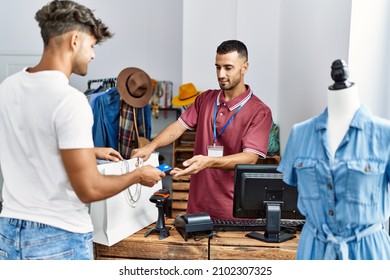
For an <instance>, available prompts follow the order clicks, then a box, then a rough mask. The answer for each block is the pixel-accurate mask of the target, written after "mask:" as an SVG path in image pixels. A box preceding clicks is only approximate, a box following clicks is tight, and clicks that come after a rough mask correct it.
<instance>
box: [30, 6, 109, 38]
mask: <svg viewBox="0 0 390 280" xmlns="http://www.w3.org/2000/svg"><path fill="white" fill-rule="evenodd" d="M35 19H36V21H37V22H38V23H39V27H40V28H41V36H42V39H43V42H44V44H45V45H46V44H47V43H48V42H49V40H50V39H51V38H53V37H55V36H59V35H62V34H65V33H67V32H69V31H74V30H78V31H81V32H85V33H87V34H90V35H93V36H94V37H95V38H96V40H97V43H101V42H103V41H105V40H107V39H109V38H111V37H112V36H113V34H112V33H111V32H110V31H109V30H108V27H107V26H106V25H105V24H104V23H103V22H102V21H101V20H100V19H98V18H96V17H95V16H94V14H93V12H92V11H91V10H90V9H89V8H87V7H85V6H83V5H80V4H78V3H76V2H74V1H62V0H54V1H52V2H50V3H48V4H47V5H45V6H43V7H42V8H41V9H40V10H39V11H38V12H37V13H36V14H35Z"/></svg>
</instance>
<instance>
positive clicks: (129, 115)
mask: <svg viewBox="0 0 390 280" xmlns="http://www.w3.org/2000/svg"><path fill="white" fill-rule="evenodd" d="M135 111H136V112H137V113H136V114H137V128H138V133H139V136H141V137H146V138H147V139H148V140H151V133H152V126H151V107H150V105H149V104H148V105H146V106H145V107H143V108H136V110H135ZM133 112H134V111H133V107H132V106H131V105H129V104H127V103H126V102H125V101H124V100H123V99H121V100H120V116H119V136H118V152H119V153H120V154H121V156H122V157H123V158H124V159H129V158H130V157H131V151H132V150H133V149H135V148H137V136H136V131H135V126H134V113H133Z"/></svg>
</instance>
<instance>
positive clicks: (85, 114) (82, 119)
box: [54, 93, 94, 149]
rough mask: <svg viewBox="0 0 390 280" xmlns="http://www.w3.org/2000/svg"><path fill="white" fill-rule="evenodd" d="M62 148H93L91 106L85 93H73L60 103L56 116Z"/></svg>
mask: <svg viewBox="0 0 390 280" xmlns="http://www.w3.org/2000/svg"><path fill="white" fill-rule="evenodd" d="M54 124H55V130H56V133H57V137H58V138H57V141H58V147H59V148H60V149H80V148H93V147H94V144H93V137H92V126H93V115H92V109H91V106H90V105H89V104H88V101H87V99H86V98H85V96H84V95H83V94H81V93H80V94H71V95H69V96H67V98H65V99H64V101H63V102H62V103H61V104H60V106H59V108H58V110H57V113H56V114H55V117H54Z"/></svg>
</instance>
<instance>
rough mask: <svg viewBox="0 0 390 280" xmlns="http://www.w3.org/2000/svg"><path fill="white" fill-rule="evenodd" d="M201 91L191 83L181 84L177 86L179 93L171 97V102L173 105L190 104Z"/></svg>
mask: <svg viewBox="0 0 390 280" xmlns="http://www.w3.org/2000/svg"><path fill="white" fill-rule="evenodd" d="M201 93H202V92H201V91H199V90H197V89H196V87H195V86H194V84H193V83H188V84H182V85H181V86H180V87H179V94H178V95H177V96H175V97H174V98H173V99H172V104H173V105H175V106H187V105H190V104H192V103H194V101H195V99H196V97H197V96H198V95H200V94H201Z"/></svg>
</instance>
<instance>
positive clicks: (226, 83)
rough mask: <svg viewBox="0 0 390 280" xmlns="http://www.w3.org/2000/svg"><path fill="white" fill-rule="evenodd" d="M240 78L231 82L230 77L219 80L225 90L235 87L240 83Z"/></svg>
mask: <svg viewBox="0 0 390 280" xmlns="http://www.w3.org/2000/svg"><path fill="white" fill-rule="evenodd" d="M240 81H241V80H240V79H233V80H232V81H231V82H230V80H229V79H226V80H218V83H219V87H220V88H221V89H223V90H231V89H234V88H235V87H236V86H237V85H238V84H239V83H240Z"/></svg>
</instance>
